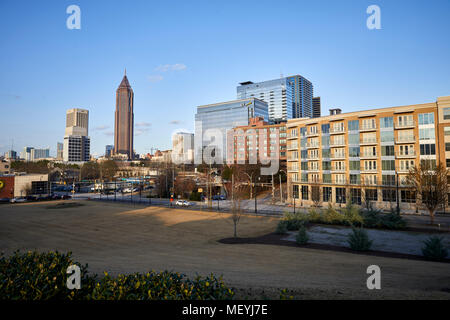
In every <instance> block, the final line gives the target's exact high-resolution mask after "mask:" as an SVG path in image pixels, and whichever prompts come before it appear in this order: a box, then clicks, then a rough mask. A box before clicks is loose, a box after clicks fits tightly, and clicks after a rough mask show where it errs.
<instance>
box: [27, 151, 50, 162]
mask: <svg viewBox="0 0 450 320" xmlns="http://www.w3.org/2000/svg"><path fill="white" fill-rule="evenodd" d="M48 158H50V148H47V149H34V148H33V149H31V161H37V160H42V159H48Z"/></svg>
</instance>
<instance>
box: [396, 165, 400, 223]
mask: <svg viewBox="0 0 450 320" xmlns="http://www.w3.org/2000/svg"><path fill="white" fill-rule="evenodd" d="M395 173H396V175H397V179H396V180H397V190H396V195H395V197H396V198H397V214H400V201H399V200H400V199H399V198H398V172H397V171H395Z"/></svg>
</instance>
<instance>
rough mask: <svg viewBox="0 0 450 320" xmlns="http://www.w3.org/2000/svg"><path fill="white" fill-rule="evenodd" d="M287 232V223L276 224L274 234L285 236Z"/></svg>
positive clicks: (282, 221)
mask: <svg viewBox="0 0 450 320" xmlns="http://www.w3.org/2000/svg"><path fill="white" fill-rule="evenodd" d="M287 232H288V228H287V221H286V220H281V221H279V222H278V225H277V229H276V230H275V233H276V234H286V233H287Z"/></svg>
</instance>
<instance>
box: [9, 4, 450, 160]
mask: <svg viewBox="0 0 450 320" xmlns="http://www.w3.org/2000/svg"><path fill="white" fill-rule="evenodd" d="M69 4H70V3H69V2H62V3H61V4H60V5H58V6H53V5H50V4H45V3H44V4H37V3H30V4H28V5H27V8H28V9H29V10H23V7H21V6H20V5H19V4H17V3H14V2H12V1H9V2H8V1H3V2H2V4H1V5H0V6H1V9H2V10H1V11H0V12H1V13H0V15H1V19H0V25H1V27H2V28H1V29H2V30H4V31H6V30H8V32H7V33H5V34H4V37H3V39H4V44H5V45H4V50H3V51H2V52H1V53H0V57H1V59H0V66H1V68H2V74H1V75H0V85H1V87H2V90H1V92H0V105H1V107H2V110H3V111H4V112H5V111H6V113H7V114H8V116H9V117H10V121H8V122H7V123H6V124H4V125H3V126H2V128H1V129H0V153H2V154H3V153H4V152H6V151H7V150H9V149H10V148H11V144H12V142H13V145H14V146H13V148H14V150H15V151H18V152H20V150H22V149H23V147H25V146H34V147H36V148H39V147H45V146H51V155H53V156H55V155H56V148H55V146H56V142H57V141H60V140H61V138H55V137H56V136H57V137H61V136H62V133H63V132H64V124H62V121H61V119H63V117H64V115H65V111H66V110H67V109H69V108H78V107H79V108H84V109H87V110H89V111H90V117H91V121H90V127H91V130H90V136H91V140H92V147H91V148H92V154H93V155H96V156H100V155H102V154H103V153H104V150H105V145H108V144H113V135H112V132H113V131H114V118H113V115H112V109H113V108H114V95H113V90H115V88H116V86H117V82H116V81H117V75H118V74H120V73H122V72H123V71H122V70H123V69H124V68H125V67H126V68H127V70H128V73H129V74H130V75H132V78H133V87H134V90H135V91H136V93H138V95H137V98H136V101H135V103H136V106H137V107H136V110H135V130H136V132H135V133H136V134H135V149H136V152H137V153H147V152H149V150H150V148H152V147H157V148H160V149H169V148H170V146H171V140H170V136H171V133H172V132H173V131H174V130H176V129H178V128H180V127H183V128H186V129H188V130H190V131H191V132H193V131H194V114H195V108H196V106H198V105H203V104H207V103H210V102H212V101H229V100H233V99H235V88H236V86H237V85H238V83H239V81H242V80H244V79H251V80H252V81H255V82H260V81H265V80H269V79H276V78H278V77H279V75H280V73H283V74H285V75H291V74H301V75H303V76H305V78H307V79H309V80H310V81H311V82H312V83H313V84H314V95H315V96H320V97H321V102H322V114H323V115H326V114H327V113H328V109H329V108H330V107H338V108H341V109H342V110H343V112H351V111H358V110H367V109H372V108H381V107H388V106H392V105H407V104H412V103H425V102H428V101H431V100H432V99H433V98H434V97H436V96H446V95H448V94H449V88H450V80H449V79H448V77H447V76H446V75H447V74H448V73H449V71H450V62H449V61H448V59H447V58H446V56H447V54H446V53H447V52H448V50H449V46H450V45H449V44H448V43H446V42H445V41H443V39H445V34H446V30H449V29H450V22H449V21H448V19H446V17H445V12H446V11H448V10H445V8H448V7H449V4H448V2H444V1H440V2H439V1H438V2H436V3H432V4H424V3H420V2H418V1H410V2H398V3H388V2H386V1H378V4H379V5H380V8H381V11H382V29H381V30H368V29H367V28H366V18H367V15H366V13H365V9H366V8H367V6H368V5H369V4H371V3H370V2H368V1H361V4H358V5H350V4H336V3H333V2H324V1H323V2H321V3H318V4H311V3H308V4H305V3H302V4H299V3H295V4H294V5H293V6H291V7H289V8H286V7H283V6H277V5H276V4H269V3H264V5H263V7H264V8H263V9H258V8H255V6H254V5H253V4H252V3H248V4H244V5H243V6H241V7H240V10H239V11H238V12H236V11H235V10H234V6H233V5H231V4H230V5H224V6H219V5H216V4H203V5H202V4H193V5H192V8H190V7H189V6H188V7H185V6H184V5H183V4H182V3H181V2H180V3H178V4H179V5H178V6H175V7H176V8H174V9H173V6H170V7H169V6H168V5H166V4H148V3H146V2H136V4H135V6H133V8H129V7H127V6H126V5H124V4H122V3H120V2H114V1H113V2H111V3H109V4H110V5H109V6H108V7H107V15H108V17H109V18H110V19H107V20H105V19H101V15H104V10H103V9H104V8H103V5H102V4H100V3H89V2H87V1H80V2H79V3H78V5H79V6H80V8H81V11H82V17H83V18H82V19H83V20H82V26H81V29H80V30H68V29H67V28H66V27H65V19H66V18H67V15H66V14H65V9H66V7H67V6H68V5H69ZM169 8H170V9H172V12H171V13H172V19H174V20H172V19H169V21H167V22H166V21H164V19H163V18H162V17H159V16H158V14H157V13H158V12H161V11H166V10H170V9H169ZM438 8H439V9H438ZM250 12H252V13H254V14H257V15H259V17H260V18H261V19H269V20H270V21H273V23H271V24H269V25H261V26H260V27H261V28H262V29H261V32H260V33H261V34H266V35H268V36H269V37H270V38H269V40H270V41H271V42H272V44H273V48H271V47H264V48H263V49H262V50H258V51H257V52H256V51H253V52H252V51H251V50H248V51H247V50H244V49H245V48H247V47H248V45H249V41H250V40H249V39H251V41H255V42H261V41H262V40H263V39H264V41H263V42H261V43H267V41H268V40H267V39H266V38H265V36H264V37H263V36H262V35H259V33H258V34H256V33H254V32H253V30H254V29H253V28H250V27H249V28H246V26H247V25H248V26H250V25H252V23H250V22H248V21H246V19H245V17H246V16H247V15H248V14H249V13H250ZM123 13H127V14H128V15H130V16H132V15H133V16H135V19H133V21H131V22H130V23H129V24H128V25H127V26H126V27H124V26H123V25H121V26H116V25H115V24H114V21H117V20H118V19H119V17H120V16H122V15H123ZM199 16H202V17H203V20H202V22H199V21H200V20H201V19H196V17H199ZM205 16H207V17H209V18H207V19H206V20H207V21H205V20H204V17H205ZM294 17H297V18H300V19H294ZM324 19H326V20H329V21H332V23H329V24H327V25H324V24H323V23H322V22H323V20H324ZM299 20H301V21H302V22H298V21H299ZM233 21H239V23H238V24H237V25H236V26H230V22H233ZM294 21H297V22H295V23H294ZM205 23H208V25H209V27H208V29H205V28H204V24H205ZM294 27H295V28H294ZM298 30H304V31H305V32H304V33H303V34H301V35H300V34H298ZM281 31H282V32H283V33H282V34H281V33H280V32H281ZM237 32H239V34H240V35H241V36H240V37H239V38H242V40H240V39H238V40H236V37H235V33H237ZM280 34H281V39H277V38H276V36H278V35H280ZM288 38H289V39H290V41H289V42H288V43H289V46H286V42H285V40H286V39H288ZM271 39H273V40H271ZM412 39H414V41H412ZM118 41H121V46H123V47H127V50H113V48H114V46H116V45H117V43H118ZM203 44H204V45H207V46H208V50H206V51H205V52H201V51H199V45H203ZM279 44H283V45H284V47H283V48H284V49H286V50H279V49H280V48H279V47H277V45H279ZM430 48H433V50H430ZM116 51H117V52H116ZM119 51H120V52H119ZM224 61H229V62H224ZM86 74H88V75H89V76H86ZM418 79H423V81H417V80H418ZM174 88H175V92H176V94H173V90H174ZM50 92H51V95H50ZM168 110H170V112H169V113H168V112H167V111H168ZM25 114H26V115H27V116H26V117H24V116H23V115H25ZM41 123H46V126H44V127H42V126H40V124H41Z"/></svg>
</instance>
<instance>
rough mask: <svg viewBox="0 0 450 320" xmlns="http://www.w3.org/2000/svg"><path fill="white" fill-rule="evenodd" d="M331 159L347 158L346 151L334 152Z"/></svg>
mask: <svg viewBox="0 0 450 320" xmlns="http://www.w3.org/2000/svg"><path fill="white" fill-rule="evenodd" d="M330 159H331V160H339V159H345V152H342V153H335V154H332V155H331V157H330Z"/></svg>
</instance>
